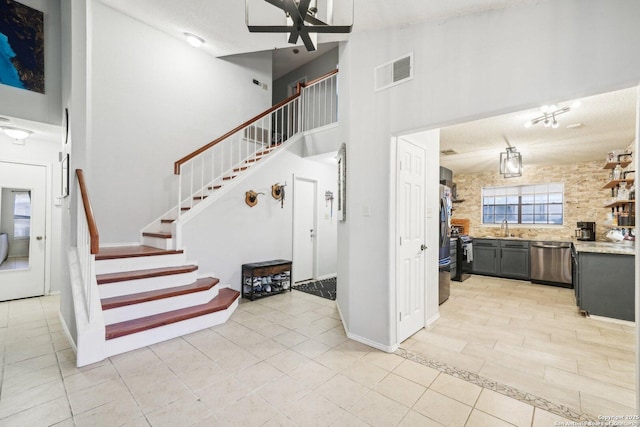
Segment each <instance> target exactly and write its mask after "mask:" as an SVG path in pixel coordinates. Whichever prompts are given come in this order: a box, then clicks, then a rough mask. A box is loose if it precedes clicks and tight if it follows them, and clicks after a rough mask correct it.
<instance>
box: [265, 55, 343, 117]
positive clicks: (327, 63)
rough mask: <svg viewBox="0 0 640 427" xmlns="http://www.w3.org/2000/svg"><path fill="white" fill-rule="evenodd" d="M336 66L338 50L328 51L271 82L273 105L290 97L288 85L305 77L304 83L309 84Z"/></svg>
mask: <svg viewBox="0 0 640 427" xmlns="http://www.w3.org/2000/svg"><path fill="white" fill-rule="evenodd" d="M337 66H338V48H337V47H336V48H335V49H332V50H330V51H329V52H327V53H325V54H324V55H321V56H319V57H317V58H316V59H314V60H313V61H310V62H307V63H306V64H304V65H302V66H301V67H298V68H296V69H295V70H293V71H290V72H288V73H287V74H285V75H284V76H282V77H280V78H278V79H277V80H275V81H274V82H273V104H274V105H275V104H277V103H278V102H280V101H282V100H283V99H286V98H287V97H289V96H291V94H289V93H288V89H289V85H290V84H291V83H293V82H296V81H298V80H300V79H301V78H303V77H305V78H306V81H308V82H310V81H311V80H314V79H316V78H318V77H320V76H323V75H325V74H327V73H328V72H331V71H333V70H335V69H336V68H337Z"/></svg>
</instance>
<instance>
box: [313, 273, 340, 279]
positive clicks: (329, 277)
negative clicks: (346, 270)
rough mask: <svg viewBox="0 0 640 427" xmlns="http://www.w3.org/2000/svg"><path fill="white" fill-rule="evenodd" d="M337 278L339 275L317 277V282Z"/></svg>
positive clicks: (330, 274) (331, 274)
mask: <svg viewBox="0 0 640 427" xmlns="http://www.w3.org/2000/svg"><path fill="white" fill-rule="evenodd" d="M337 276H338V274H337V273H329V274H323V275H322V276H318V277H316V280H326V279H333V278H334V277H337Z"/></svg>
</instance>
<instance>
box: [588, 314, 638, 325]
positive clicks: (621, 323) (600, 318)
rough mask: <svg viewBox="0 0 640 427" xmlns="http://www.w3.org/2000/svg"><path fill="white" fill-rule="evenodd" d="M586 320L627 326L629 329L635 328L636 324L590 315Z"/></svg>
mask: <svg viewBox="0 0 640 427" xmlns="http://www.w3.org/2000/svg"><path fill="white" fill-rule="evenodd" d="M588 318H589V319H593V320H599V321H601V322H608V323H615V324H617V325H624V326H629V327H631V328H634V327H635V326H636V322H632V321H630V320H621V319H614V318H612V317H604V316H594V315H592V314H590V315H589V316H588Z"/></svg>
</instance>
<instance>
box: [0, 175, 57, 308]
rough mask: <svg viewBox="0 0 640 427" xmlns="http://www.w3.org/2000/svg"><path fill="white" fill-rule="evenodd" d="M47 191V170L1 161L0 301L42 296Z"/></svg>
mask: <svg viewBox="0 0 640 427" xmlns="http://www.w3.org/2000/svg"><path fill="white" fill-rule="evenodd" d="M46 188H47V169H46V167H44V166H36V165H26V164H20V163H8V162H0V193H1V194H2V199H1V200H2V201H1V202H0V233H5V234H6V235H7V237H6V240H7V242H8V258H7V259H5V260H4V262H2V264H0V301H6V300H11V299H17V298H26V297H32V296H37V295H44V267H45V238H46V235H45V231H46V230H45V224H46V220H45V215H46ZM3 240H4V239H3ZM0 244H1V243H0ZM0 261H2V260H0Z"/></svg>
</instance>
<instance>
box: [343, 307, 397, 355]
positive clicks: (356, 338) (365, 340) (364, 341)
mask: <svg viewBox="0 0 640 427" xmlns="http://www.w3.org/2000/svg"><path fill="white" fill-rule="evenodd" d="M336 308H337V309H338V315H339V316H340V321H341V322H342V327H343V328H344V330H345V332H346V334H347V338H349V339H350V340H354V341H357V342H359V343H361V344H364V345H368V346H369V347H373V348H375V349H378V350H380V351H384V352H385V353H393V352H394V351H396V350H397V349H398V347H399V346H398V344H394V345H391V346H389V345H384V344H381V343H379V342H376V341H372V340H370V339H368V338H364V337H361V336H359V335H356V334H354V333H351V332H349V328H347V325H346V323H345V322H344V316H343V315H342V310H340V304H338V303H337V302H336Z"/></svg>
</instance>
